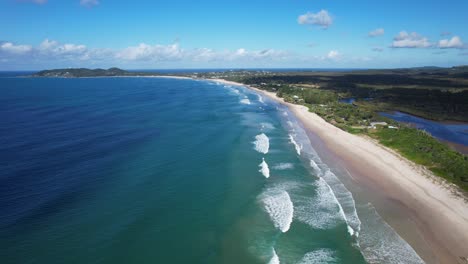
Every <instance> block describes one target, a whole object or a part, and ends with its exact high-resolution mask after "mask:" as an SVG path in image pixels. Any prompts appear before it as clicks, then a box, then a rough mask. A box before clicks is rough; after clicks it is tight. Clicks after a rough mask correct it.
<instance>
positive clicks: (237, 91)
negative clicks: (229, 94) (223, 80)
mask: <svg viewBox="0 0 468 264" xmlns="http://www.w3.org/2000/svg"><path fill="white" fill-rule="evenodd" d="M232 91H233V92H234V93H236V94H240V92H239V90H237V89H232Z"/></svg>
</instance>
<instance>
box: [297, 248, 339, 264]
mask: <svg viewBox="0 0 468 264" xmlns="http://www.w3.org/2000/svg"><path fill="white" fill-rule="evenodd" d="M337 262H338V259H337V257H336V253H335V252H334V251H333V250H331V249H327V248H321V249H317V250H314V251H311V252H308V253H307V254H305V255H304V257H302V259H301V260H300V261H299V262H298V264H322V263H337Z"/></svg>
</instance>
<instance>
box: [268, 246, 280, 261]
mask: <svg viewBox="0 0 468 264" xmlns="http://www.w3.org/2000/svg"><path fill="white" fill-rule="evenodd" d="M268 264H280V260H279V257H278V255H277V254H276V251H275V249H274V248H273V256H272V257H271V259H270V261H269V262H268Z"/></svg>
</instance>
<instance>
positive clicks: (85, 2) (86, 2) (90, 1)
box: [80, 0, 99, 7]
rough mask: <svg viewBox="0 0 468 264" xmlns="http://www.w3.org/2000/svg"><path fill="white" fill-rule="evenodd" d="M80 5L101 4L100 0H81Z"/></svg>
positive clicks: (91, 5)
mask: <svg viewBox="0 0 468 264" xmlns="http://www.w3.org/2000/svg"><path fill="white" fill-rule="evenodd" d="M80 5H82V6H84V7H93V6H97V5H99V1H98V0H80Z"/></svg>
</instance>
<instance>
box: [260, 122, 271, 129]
mask: <svg viewBox="0 0 468 264" xmlns="http://www.w3.org/2000/svg"><path fill="white" fill-rule="evenodd" d="M260 129H261V130H262V131H265V130H273V129H275V126H274V125H272V124H270V123H267V122H263V123H260Z"/></svg>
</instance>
